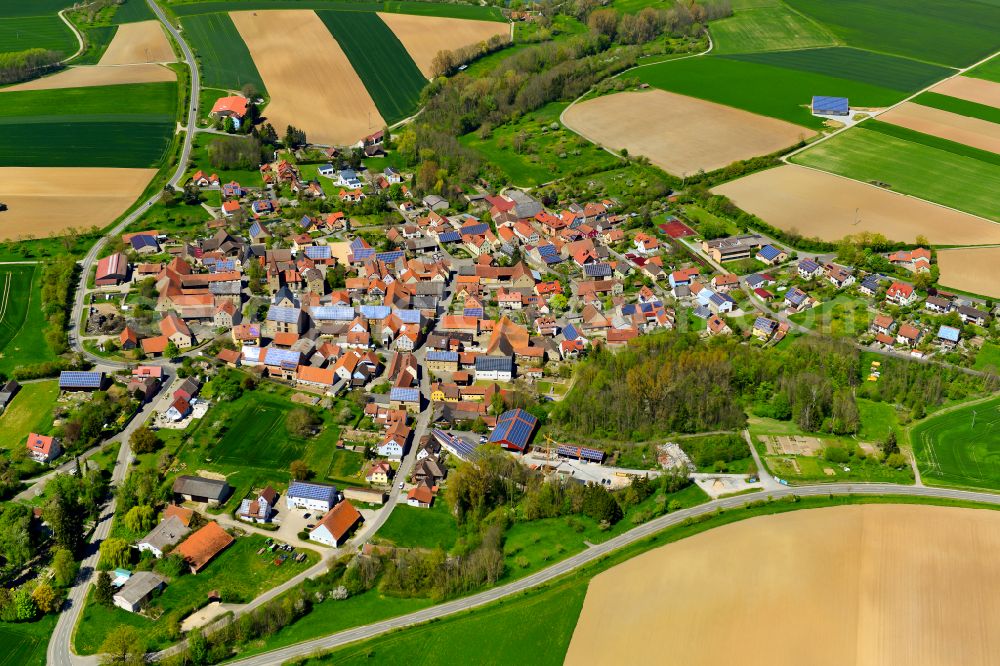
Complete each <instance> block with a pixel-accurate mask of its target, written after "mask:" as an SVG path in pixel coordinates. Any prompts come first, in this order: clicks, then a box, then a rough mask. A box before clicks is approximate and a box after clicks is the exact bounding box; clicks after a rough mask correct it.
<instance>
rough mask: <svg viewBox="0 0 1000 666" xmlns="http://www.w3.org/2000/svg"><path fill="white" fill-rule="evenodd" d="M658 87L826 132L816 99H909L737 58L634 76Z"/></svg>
mask: <svg viewBox="0 0 1000 666" xmlns="http://www.w3.org/2000/svg"><path fill="white" fill-rule="evenodd" d="M630 75H634V76H636V77H637V78H639V79H640V80H642V81H643V82H645V83H648V84H649V85H651V86H654V87H656V88H662V89H663V90H669V91H671V92H675V93H680V94H682V95H690V96H691V97H698V98H700V99H706V100H709V101H712V102H718V103H719V104H725V105H727V106H732V107H735V108H738V109H744V110H746V111H750V112H753V113H759V114H760V115H763V116H771V117H772V118H779V119H781V120H787V121H788V122H791V123H796V124H798V125H802V126H804V127H810V128H813V129H822V128H823V127H824V121H823V120H822V119H821V118H814V117H813V115H812V114H811V113H810V111H809V104H810V101H811V100H812V96H813V95H817V94H827V95H830V94H836V95H843V96H846V97H849V98H850V99H851V103H852V104H853V105H855V106H873V107H881V106H889V105H891V104H895V103H896V102H899V101H900V100H902V99H903V98H904V97H905V94H904V93H902V92H900V91H898V90H892V89H890V88H885V87H882V86H876V85H873V84H870V83H864V82H861V81H851V80H848V79H845V78H838V77H834V76H829V75H826V74H820V73H817V72H808V71H803V70H797V69H791V68H787V67H778V66H775V65H771V64H764V63H760V62H750V61H748V60H743V59H736V58H735V57H732V56H725V57H722V56H706V57H703V58H689V59H687V60H679V61H676V62H665V63H662V64H659V65H653V66H650V67H643V68H641V69H637V70H635V71H634V72H630Z"/></svg>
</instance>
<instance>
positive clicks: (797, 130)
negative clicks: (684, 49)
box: [564, 90, 814, 175]
mask: <svg viewBox="0 0 1000 666" xmlns="http://www.w3.org/2000/svg"><path fill="white" fill-rule="evenodd" d="M564 120H565V122H566V125H567V126H568V127H569V128H570V129H572V130H573V131H574V132H577V133H578V134H581V135H583V136H584V137H586V138H588V139H590V140H591V141H593V142H595V143H599V144H601V145H603V146H607V147H609V148H612V149H613V150H616V151H618V150H621V149H622V148H625V149H627V150H628V152H629V153H630V154H633V155H645V156H646V157H648V158H649V160H650V161H651V162H652V163H653V164H655V165H657V166H659V167H662V168H663V169H665V170H666V171H669V172H670V173H673V174H677V175H681V174H685V173H687V174H693V173H695V172H696V171H698V170H699V169H704V170H705V171H712V170H713V169H718V168H720V167H724V166H726V165H728V164H731V163H732V162H735V161H737V160H743V159H747V158H748V157H753V156H755V155H767V154H769V153H773V152H775V151H778V150H781V149H782V148H786V147H788V146H791V145H793V144H795V143H796V142H797V141H799V140H801V139H804V138H806V137H810V136H812V135H813V134H814V132H813V131H812V130H810V129H807V128H805V127H799V126H798V125H793V124H792V123H787V122H785V121H783V120H776V119H774V118H767V117H765V116H759V115H757V114H755V113H749V112H747V111H741V110H740V109H734V108H732V107H729V106H723V105H722V104H716V103H714V102H706V101H705V100H701V99H696V98H694V97H688V96H686V95H678V94H676V93H671V92H667V91H665V90H647V91H645V92H624V93H616V94H614V95H605V96H603V97H598V98H597V99H592V100H587V101H586V102H581V103H579V104H575V105H574V106H572V107H571V108H570V109H568V110H567V111H566V115H565V116H564Z"/></svg>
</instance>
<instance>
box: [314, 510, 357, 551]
mask: <svg viewBox="0 0 1000 666" xmlns="http://www.w3.org/2000/svg"><path fill="white" fill-rule="evenodd" d="M360 521H361V514H360V513H359V512H358V510H357V509H355V508H354V505H353V504H351V503H350V502H348V501H347V500H344V501H342V502H340V503H339V504H338V505H337V506H335V507H333V509H332V510H331V511H329V512H328V513H327V514H326V515H325V516H323V520H321V521H319V523H318V524H317V525H316V527H314V528H313V530H312V531H311V532H309V539H310V540H312V541H318V542H320V543H325V544H326V545H328V546H333V547H334V548H337V547H338V546H341V545H343V543H344V540H345V539H346V537H347V534H348V532H350V531H351V528H353V527H354V526H355V525H357V524H358V522H360Z"/></svg>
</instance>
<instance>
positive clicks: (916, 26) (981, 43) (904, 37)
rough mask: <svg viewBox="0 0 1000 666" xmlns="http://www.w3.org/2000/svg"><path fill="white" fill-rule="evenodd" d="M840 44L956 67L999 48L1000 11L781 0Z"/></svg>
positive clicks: (932, 0) (914, 1)
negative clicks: (818, 23)
mask: <svg viewBox="0 0 1000 666" xmlns="http://www.w3.org/2000/svg"><path fill="white" fill-rule="evenodd" d="M787 3H788V5H789V6H790V7H792V8H793V9H797V10H798V11H800V12H802V13H803V14H805V15H806V16H809V17H811V18H813V19H815V20H816V21H818V22H820V23H822V24H823V25H825V26H826V27H827V28H828V29H829V30H830V32H832V33H833V34H834V35H836V36H837V37H838V38H839V39H840V40H841V41H843V42H845V43H847V44H850V45H851V46H857V47H859V48H869V49H872V50H874V51H880V52H883V53H894V54H896V55H901V56H906V57H910V58H915V59H917V60H925V61H928V62H936V63H941V64H943V65H951V66H953V67H961V66H966V65H971V64H972V63H974V62H976V61H977V60H979V59H980V58H984V57H986V56H987V55H988V54H989V53H992V52H993V51H995V50H996V49H997V48H1000V11H997V7H996V5H992V6H991V5H990V3H987V2H976V1H975V0H949V1H948V2H940V1H939V0H879V1H878V2H871V1H870V0H787Z"/></svg>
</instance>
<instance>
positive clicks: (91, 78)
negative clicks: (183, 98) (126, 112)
mask: <svg viewBox="0 0 1000 666" xmlns="http://www.w3.org/2000/svg"><path fill="white" fill-rule="evenodd" d="M176 80H177V75H176V74H174V72H173V70H171V69H169V68H167V67H164V66H163V65H156V64H142V65H119V66H112V67H94V66H88V67H70V68H69V69H64V70H62V71H61V72H57V73H55V74H53V75H52V76H46V77H45V78H41V79H35V80H34V81H28V82H26V83H20V84H18V85H16V86H11V87H9V88H4V89H3V90H0V92H9V91H12V90H53V89H55V88H88V87H91V86H115V85H121V84H124V83H157V82H160V81H176Z"/></svg>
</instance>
